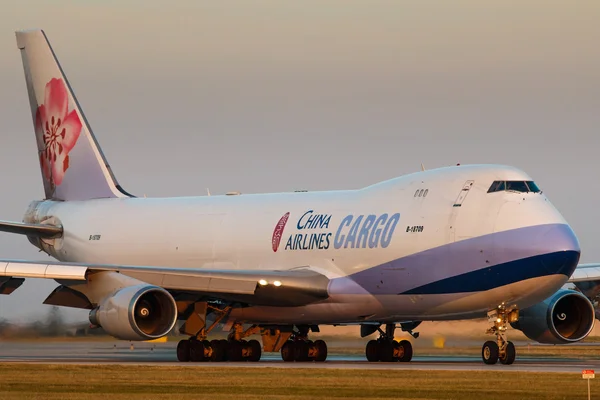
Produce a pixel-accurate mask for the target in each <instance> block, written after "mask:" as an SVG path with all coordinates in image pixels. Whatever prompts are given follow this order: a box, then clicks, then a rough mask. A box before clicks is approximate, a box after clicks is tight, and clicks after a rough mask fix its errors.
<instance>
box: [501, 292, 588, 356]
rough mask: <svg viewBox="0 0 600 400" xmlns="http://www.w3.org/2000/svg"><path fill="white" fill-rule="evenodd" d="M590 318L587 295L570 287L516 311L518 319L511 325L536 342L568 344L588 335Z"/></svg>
mask: <svg viewBox="0 0 600 400" xmlns="http://www.w3.org/2000/svg"><path fill="white" fill-rule="evenodd" d="M594 318H595V311H594V306H593V304H592V303H591V302H590V300H588V298H587V297H585V296H584V295H583V294H581V293H579V292H577V291H574V290H559V291H558V292H556V293H554V294H553V295H552V296H550V297H548V298H547V299H546V300H544V301H542V302H540V303H538V304H536V305H533V306H531V307H529V308H526V309H524V310H520V311H519V320H518V321H517V322H513V323H511V326H512V327H513V328H515V329H518V330H520V331H522V332H523V333H524V334H525V336H527V337H528V338H529V339H532V340H535V341H537V342H539V343H550V344H561V343H572V342H578V341H580V340H582V339H585V338H586V337H587V335H589V334H590V332H591V331H592V328H593V327H594Z"/></svg>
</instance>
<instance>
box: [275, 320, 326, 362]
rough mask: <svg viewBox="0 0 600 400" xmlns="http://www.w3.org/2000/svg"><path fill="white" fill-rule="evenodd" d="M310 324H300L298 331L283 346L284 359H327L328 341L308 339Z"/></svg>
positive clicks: (319, 360) (289, 360) (282, 354)
mask: <svg viewBox="0 0 600 400" xmlns="http://www.w3.org/2000/svg"><path fill="white" fill-rule="evenodd" d="M309 330H310V328H309V327H308V326H299V327H298V332H294V333H293V334H292V336H291V338H290V340H288V341H287V342H285V344H284V345H283V347H282V348H281V358H282V359H283V361H287V362H291V361H317V362H323V361H325V360H326V359H327V343H325V342H324V341H323V340H320V339H319V340H315V341H314V342H313V341H312V340H309V339H308V331H309Z"/></svg>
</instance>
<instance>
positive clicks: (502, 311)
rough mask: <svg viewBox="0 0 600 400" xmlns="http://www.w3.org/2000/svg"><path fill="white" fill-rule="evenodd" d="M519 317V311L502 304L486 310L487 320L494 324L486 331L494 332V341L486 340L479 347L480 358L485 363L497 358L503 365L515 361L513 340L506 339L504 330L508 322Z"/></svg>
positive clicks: (493, 362) (515, 353) (491, 362)
mask: <svg viewBox="0 0 600 400" xmlns="http://www.w3.org/2000/svg"><path fill="white" fill-rule="evenodd" d="M518 319H519V311H518V310H516V309H511V310H507V309H506V307H505V306H504V305H501V306H499V307H498V308H497V309H495V310H492V311H490V312H488V321H489V322H492V323H493V324H494V325H493V326H492V327H491V328H490V329H488V330H487V332H486V333H489V334H495V335H496V341H495V342H494V341H492V340H488V341H487V342H485V343H484V344H483V347H482V349H481V358H483V362H484V363H486V364H490V365H491V364H496V363H497V362H498V360H500V363H502V364H504V365H510V364H512V363H514V362H515V358H516V355H517V352H516V350H515V345H514V344H513V342H510V341H508V337H507V335H506V330H507V329H508V324H509V323H511V322H516V321H517V320H518Z"/></svg>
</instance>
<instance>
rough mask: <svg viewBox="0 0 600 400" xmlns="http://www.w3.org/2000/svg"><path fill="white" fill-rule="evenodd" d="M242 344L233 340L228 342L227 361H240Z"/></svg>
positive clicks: (241, 358)
mask: <svg viewBox="0 0 600 400" xmlns="http://www.w3.org/2000/svg"><path fill="white" fill-rule="evenodd" d="M243 346H244V344H243V343H241V342H238V341H235V340H232V341H230V342H229V349H228V352H227V358H229V361H242V360H243V359H244V358H243V356H242V351H243Z"/></svg>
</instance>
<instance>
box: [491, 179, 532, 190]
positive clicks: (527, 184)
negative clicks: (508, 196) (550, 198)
mask: <svg viewBox="0 0 600 400" xmlns="http://www.w3.org/2000/svg"><path fill="white" fill-rule="evenodd" d="M493 192H519V193H530V192H531V193H540V192H541V190H540V188H538V186H537V185H536V184H535V182H533V181H494V183H492V186H490V188H489V189H488V193H493Z"/></svg>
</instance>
